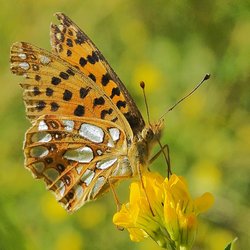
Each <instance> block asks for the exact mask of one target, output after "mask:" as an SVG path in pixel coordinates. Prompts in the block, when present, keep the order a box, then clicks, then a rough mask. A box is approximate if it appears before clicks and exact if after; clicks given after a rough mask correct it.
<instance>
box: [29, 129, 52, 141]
mask: <svg viewBox="0 0 250 250" xmlns="http://www.w3.org/2000/svg"><path fill="white" fill-rule="evenodd" d="M51 140H52V136H51V134H49V133H46V132H44V131H41V132H37V133H35V134H33V135H32V137H31V141H32V142H49V141H51Z"/></svg>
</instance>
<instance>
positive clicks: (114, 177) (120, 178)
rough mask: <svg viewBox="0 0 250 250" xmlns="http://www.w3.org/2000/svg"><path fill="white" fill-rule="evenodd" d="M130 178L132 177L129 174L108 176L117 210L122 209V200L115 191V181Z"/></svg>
mask: <svg viewBox="0 0 250 250" xmlns="http://www.w3.org/2000/svg"><path fill="white" fill-rule="evenodd" d="M128 178H131V176H130V175H128V176H110V177H109V178H108V182H109V186H110V189H111V191H112V194H113V197H114V200H115V203H116V209H117V212H118V211H120V210H121V202H120V201H119V199H118V195H117V193H116V191H115V186H114V183H115V182H117V181H118V180H124V179H128Z"/></svg>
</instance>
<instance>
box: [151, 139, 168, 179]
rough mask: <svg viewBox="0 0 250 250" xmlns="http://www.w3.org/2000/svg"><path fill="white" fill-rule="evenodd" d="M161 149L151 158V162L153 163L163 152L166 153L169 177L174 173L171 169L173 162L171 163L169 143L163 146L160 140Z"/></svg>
mask: <svg viewBox="0 0 250 250" xmlns="http://www.w3.org/2000/svg"><path fill="white" fill-rule="evenodd" d="M158 143H159V145H160V147H161V149H160V150H159V151H158V152H157V153H156V154H155V155H154V156H153V157H152V158H151V159H150V160H149V164H151V163H153V162H154V161H155V160H156V159H157V158H158V157H159V155H160V154H161V153H163V155H164V158H165V160H166V163H167V166H168V167H167V172H168V177H169V176H170V175H171V174H172V171H171V163H170V155H169V146H168V144H165V145H163V146H162V144H161V142H160V141H158ZM165 149H166V152H165Z"/></svg>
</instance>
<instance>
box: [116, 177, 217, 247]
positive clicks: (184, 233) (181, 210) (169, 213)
mask: <svg viewBox="0 0 250 250" xmlns="http://www.w3.org/2000/svg"><path fill="white" fill-rule="evenodd" d="M142 178H143V184H144V187H145V189H144V188H143V186H142V183H141V182H140V181H136V182H133V183H132V184H131V186H130V200H129V203H127V204H123V205H122V208H121V210H120V211H119V212H117V213H116V214H115V215H114V217H113V222H114V224H115V225H117V226H119V227H123V228H126V229H127V230H128V231H129V234H130V238H131V240H132V241H142V240H143V239H144V238H147V237H151V238H152V239H153V240H154V241H156V242H157V243H158V244H159V245H160V246H161V247H163V248H167V249H171V250H184V249H191V247H192V244H193V242H194V239H195V235H196V230H197V215H198V214H199V213H201V212H204V211H206V210H207V209H208V208H209V207H210V206H211V205H212V204H213V196H212V195H211V194H209V193H205V194H203V195H202V196H201V197H199V198H197V199H194V200H193V199H192V198H191V196H190V194H189V191H188V187H187V184H186V182H185V180H184V178H183V177H180V176H176V175H172V176H171V177H170V179H167V178H166V179H164V178H163V177H162V176H160V175H159V174H156V173H150V172H145V173H144V174H143V177H142Z"/></svg>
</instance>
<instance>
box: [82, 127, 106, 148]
mask: <svg viewBox="0 0 250 250" xmlns="http://www.w3.org/2000/svg"><path fill="white" fill-rule="evenodd" d="M79 134H80V135H81V136H82V137H84V138H86V139H88V140H90V141H92V142H95V143H100V142H103V139H104V132H103V130H102V129H101V128H99V127H97V126H95V125H91V124H88V123H83V124H82V125H81V127H80V130H79Z"/></svg>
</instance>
